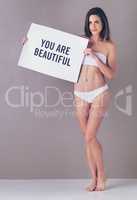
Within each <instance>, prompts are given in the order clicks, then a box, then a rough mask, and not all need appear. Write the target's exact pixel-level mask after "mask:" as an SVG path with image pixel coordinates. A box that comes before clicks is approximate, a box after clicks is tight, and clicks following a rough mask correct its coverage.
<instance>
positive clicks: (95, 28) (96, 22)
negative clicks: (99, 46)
mask: <svg viewBox="0 0 137 200" xmlns="http://www.w3.org/2000/svg"><path fill="white" fill-rule="evenodd" d="M89 30H90V32H91V33H92V35H98V34H99V33H100V32H101V30H102V22H101V19H100V17H99V16H97V15H90V17H89Z"/></svg>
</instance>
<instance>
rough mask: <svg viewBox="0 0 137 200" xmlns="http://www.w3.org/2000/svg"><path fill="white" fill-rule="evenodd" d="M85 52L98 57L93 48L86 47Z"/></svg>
mask: <svg viewBox="0 0 137 200" xmlns="http://www.w3.org/2000/svg"><path fill="white" fill-rule="evenodd" d="M83 53H84V54H85V55H91V56H93V57H96V55H95V54H94V51H93V50H92V49H91V48H86V49H85V50H84V52H83Z"/></svg>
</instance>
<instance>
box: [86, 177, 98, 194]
mask: <svg viewBox="0 0 137 200" xmlns="http://www.w3.org/2000/svg"><path fill="white" fill-rule="evenodd" d="M96 184H97V181H96V180H93V181H92V183H91V184H89V185H88V186H87V187H86V188H85V189H86V190H87V191H89V192H92V191H94V190H95V189H96Z"/></svg>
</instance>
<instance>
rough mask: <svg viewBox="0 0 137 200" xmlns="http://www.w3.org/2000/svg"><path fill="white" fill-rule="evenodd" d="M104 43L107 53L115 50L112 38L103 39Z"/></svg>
mask: <svg viewBox="0 0 137 200" xmlns="http://www.w3.org/2000/svg"><path fill="white" fill-rule="evenodd" d="M105 45H106V48H107V50H108V53H110V52H114V51H116V43H115V42H114V41H113V40H112V39H111V40H107V41H105Z"/></svg>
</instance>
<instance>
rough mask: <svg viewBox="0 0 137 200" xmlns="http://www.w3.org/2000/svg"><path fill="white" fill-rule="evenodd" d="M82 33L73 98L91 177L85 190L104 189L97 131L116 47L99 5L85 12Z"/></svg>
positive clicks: (107, 95) (108, 96) (112, 73)
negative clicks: (86, 41)
mask: <svg viewBox="0 0 137 200" xmlns="http://www.w3.org/2000/svg"><path fill="white" fill-rule="evenodd" d="M85 36H86V37H88V38H89V44H88V47H87V48H86V49H85V50H84V54H85V56H84V60H83V63H82V69H81V72H80V77H79V80H78V82H77V83H75V84H74V98H75V99H74V100H75V109H76V116H77V118H78V121H79V124H80V128H81V130H82V132H83V135H84V139H85V147H86V148H85V150H86V158H87V161H88V165H89V169H90V172H91V176H92V182H91V184H90V185H89V186H88V187H87V188H86V189H87V190H88V191H102V190H105V181H106V175H105V169H104V164H103V155H102V154H103V149H102V145H101V144H100V143H99V141H98V139H97V131H98V129H99V127H100V125H101V122H102V119H103V118H104V116H105V113H106V110H107V108H108V105H109V103H110V100H111V92H110V89H109V87H108V85H107V83H106V79H108V80H112V79H113V78H114V77H115V74H116V47H115V44H114V42H112V40H111V39H110V30H109V24H108V20H107V17H106V14H105V13H104V11H103V10H102V9H101V8H99V7H95V8H92V9H90V10H89V11H88V13H87V15H86V19H85Z"/></svg>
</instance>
